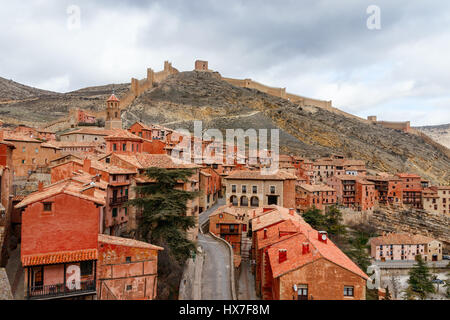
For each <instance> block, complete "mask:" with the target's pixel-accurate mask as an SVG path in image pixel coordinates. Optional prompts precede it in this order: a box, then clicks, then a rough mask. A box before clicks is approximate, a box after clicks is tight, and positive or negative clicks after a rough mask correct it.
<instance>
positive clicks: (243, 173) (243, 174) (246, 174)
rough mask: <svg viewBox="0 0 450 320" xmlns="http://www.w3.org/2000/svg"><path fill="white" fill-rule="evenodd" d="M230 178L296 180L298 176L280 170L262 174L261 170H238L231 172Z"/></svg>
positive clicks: (228, 177)
mask: <svg viewBox="0 0 450 320" xmlns="http://www.w3.org/2000/svg"><path fill="white" fill-rule="evenodd" d="M226 179H229V180H296V179H297V177H296V176H295V175H293V174H291V173H288V172H286V171H282V170H278V172H277V173H275V174H261V172H260V170H237V171H233V172H231V173H230V174H229V175H228V176H227V177H226Z"/></svg>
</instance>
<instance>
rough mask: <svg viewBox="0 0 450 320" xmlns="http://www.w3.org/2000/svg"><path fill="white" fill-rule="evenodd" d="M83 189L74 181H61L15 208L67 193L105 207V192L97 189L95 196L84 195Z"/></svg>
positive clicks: (28, 197) (31, 195)
mask: <svg viewBox="0 0 450 320" xmlns="http://www.w3.org/2000/svg"><path fill="white" fill-rule="evenodd" d="M83 189H84V186H83V185H82V184H80V183H79V182H77V181H73V180H72V179H66V180H61V181H58V182H56V183H54V184H51V185H49V186H47V187H45V188H44V189H43V190H42V191H37V192H33V193H31V194H29V195H28V196H26V197H25V198H24V199H23V200H22V201H21V202H19V203H18V204H17V205H16V206H15V208H17V209H19V208H23V207H26V206H27V205H29V204H31V203H35V202H38V201H42V200H44V199H47V198H49V197H52V196H54V195H57V194H59V193H65V194H68V195H72V196H74V197H78V198H81V199H85V200H88V201H93V202H95V203H98V204H101V205H105V197H106V193H105V191H102V190H100V189H97V188H96V189H95V191H94V196H90V195H86V194H84V193H82V191H83Z"/></svg>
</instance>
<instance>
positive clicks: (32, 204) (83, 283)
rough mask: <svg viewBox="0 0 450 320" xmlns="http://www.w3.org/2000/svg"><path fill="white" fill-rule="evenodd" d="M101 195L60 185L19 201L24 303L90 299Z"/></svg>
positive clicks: (72, 185) (66, 183) (92, 188)
mask: <svg viewBox="0 0 450 320" xmlns="http://www.w3.org/2000/svg"><path fill="white" fill-rule="evenodd" d="M104 205H105V195H104V192H101V191H100V190H98V189H96V188H95V186H88V187H84V186H82V185H81V184H79V183H77V182H73V181H71V180H64V181H61V182H58V183H56V184H53V185H50V186H48V187H46V188H42V187H40V190H39V191H38V192H35V193H32V194H30V195H29V196H27V197H26V198H25V199H24V200H22V201H21V202H20V203H19V204H18V205H17V206H16V208H19V209H22V237H21V238H22V244H21V261H22V266H23V267H24V268H25V275H24V279H25V280H24V281H25V285H24V290H25V297H26V298H27V299H48V298H60V297H74V296H78V297H81V296H83V297H86V296H87V297H89V298H93V297H94V296H95V294H96V265H97V258H98V254H97V241H98V239H97V237H98V231H99V223H100V221H101V216H102V214H103V212H102V211H103V207H104Z"/></svg>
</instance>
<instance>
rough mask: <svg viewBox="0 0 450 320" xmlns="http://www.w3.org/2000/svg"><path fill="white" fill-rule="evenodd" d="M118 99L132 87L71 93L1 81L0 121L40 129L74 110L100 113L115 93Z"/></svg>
mask: <svg viewBox="0 0 450 320" xmlns="http://www.w3.org/2000/svg"><path fill="white" fill-rule="evenodd" d="M113 87H114V90H115V92H116V95H118V96H119V97H120V96H121V95H122V94H124V93H126V92H128V90H129V87H130V85H129V84H115V85H112V84H111V85H105V86H98V87H89V88H85V89H80V90H77V91H72V92H68V93H57V92H51V91H45V90H40V89H36V88H32V87H29V86H25V85H22V84H19V83H16V82H14V81H11V80H6V79H3V78H0V119H1V120H2V121H4V122H5V123H12V124H15V123H25V124H30V125H34V126H41V125H43V124H45V123H47V122H49V121H53V120H56V119H58V118H61V117H66V116H67V115H68V112H69V110H70V109H71V108H82V109H86V110H92V111H99V110H103V109H104V108H105V100H106V99H107V98H108V97H109V95H110V94H111V92H112V90H113Z"/></svg>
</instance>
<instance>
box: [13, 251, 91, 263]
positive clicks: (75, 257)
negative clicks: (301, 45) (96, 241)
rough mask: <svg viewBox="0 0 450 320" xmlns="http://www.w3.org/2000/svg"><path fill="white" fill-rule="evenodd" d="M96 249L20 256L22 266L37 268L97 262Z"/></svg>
mask: <svg viewBox="0 0 450 320" xmlns="http://www.w3.org/2000/svg"><path fill="white" fill-rule="evenodd" d="M97 256H98V253H97V249H83V250H75V251H62V252H54V253H45V254H33V255H26V256H22V266H24V267H27V266H38V265H47V264H58V263H65V262H76V261H87V260H97Z"/></svg>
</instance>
